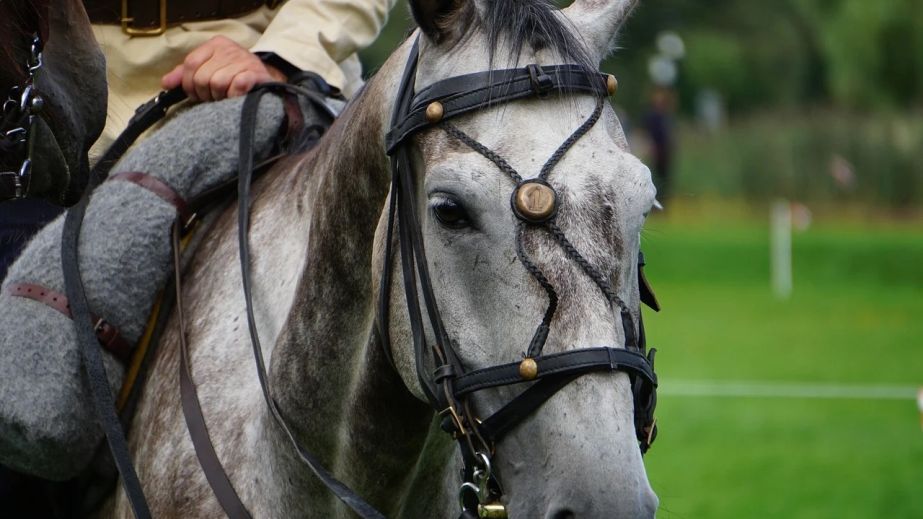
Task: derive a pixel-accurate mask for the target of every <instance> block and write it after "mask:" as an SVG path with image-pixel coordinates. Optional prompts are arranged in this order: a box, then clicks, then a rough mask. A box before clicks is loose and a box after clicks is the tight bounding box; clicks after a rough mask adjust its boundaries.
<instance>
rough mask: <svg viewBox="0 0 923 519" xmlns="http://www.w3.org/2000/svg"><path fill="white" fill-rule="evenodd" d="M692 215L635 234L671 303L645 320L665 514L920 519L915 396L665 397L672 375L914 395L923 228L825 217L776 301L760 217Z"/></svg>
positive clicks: (803, 243) (682, 212)
mask: <svg viewBox="0 0 923 519" xmlns="http://www.w3.org/2000/svg"><path fill="white" fill-rule="evenodd" d="M701 205H702V204H701V203H700V204H698V206H701ZM697 211H698V209H696V208H695V207H693V208H692V209H690V207H688V204H686V207H684V204H683V203H679V204H677V205H676V206H674V207H671V208H670V210H669V212H667V213H664V214H656V215H654V216H652V217H651V219H650V220H649V221H648V224H647V226H646V230H645V233H644V235H643V240H642V243H643V247H644V251H645V254H646V256H647V260H648V267H647V273H648V277H649V279H650V280H651V282H652V283H653V285H654V287H655V289H656V290H657V293H658V296H659V299H660V301H661V304H662V305H663V307H664V310H663V311H662V312H661V313H660V314H653V312H650V311H648V312H647V313H646V314H645V319H646V325H647V328H648V333H649V337H650V339H649V342H650V344H651V345H652V346H656V347H658V349H659V350H660V355H659V356H658V358H657V369H658V372H659V375H660V377H661V378H660V380H661V387H662V388H663V389H664V395H662V396H661V400H660V403H659V407H658V423H659V426H660V437H659V438H658V441H657V444H656V445H655V447H654V449H653V450H652V451H651V453H650V454H649V455H648V456H647V459H646V463H647V468H648V475H649V477H650V480H651V483H652V485H653V486H654V489H655V490H656V491H657V493H658V495H659V496H660V498H661V510H660V512H659V515H660V517H665V518H721V517H734V518H741V517H746V518H750V517H758V518H762V517H785V518H790V517H805V518H826V517H830V518H848V517H855V518H877V517H889V518H892V517H893V518H905V517H906V518H911V517H914V518H923V431H921V421H920V413H919V412H918V411H917V406H916V403H915V402H914V400H913V397H912V394H911V398H908V399H905V400H866V399H807V398H764V397H762V398H756V397H726V396H722V397H718V396H704V397H703V396H689V395H683V394H676V393H675V392H670V391H669V387H670V384H671V381H677V383H678V384H679V383H681V381H709V382H712V381H718V382H720V381H728V382H736V381H743V382H780V383H800V382H811V383H819V384H831V385H850V386H855V385H872V386H902V387H909V388H916V387H919V386H923V225H921V223H923V222H920V221H919V220H917V221H916V222H907V221H905V222H901V223H894V222H890V223H889V222H886V221H880V220H879V221H875V222H863V221H856V220H855V219H853V221H852V222H851V223H846V224H844V223H835V220H832V219H831V220H830V221H827V218H818V221H816V222H815V224H814V225H813V227H812V228H811V229H809V230H807V231H805V232H801V233H796V235H795V237H794V241H793V251H794V260H793V262H794V280H795V282H794V285H795V287H794V293H793V295H792V297H791V299H789V300H787V301H779V300H777V299H775V298H774V297H773V296H772V293H771V290H770V285H769V230H768V223H767V222H766V221H765V220H768V217H767V218H766V219H763V218H761V217H758V215H761V214H763V213H762V211H761V210H753V211H749V212H748V211H746V210H728V211H726V212H722V210H721V206H720V204H719V206H718V209H712V210H710V212H709V213H708V214H706V215H704V216H703V214H700V213H699V212H697ZM766 214H767V215H768V213H766ZM755 215H757V216H755Z"/></svg>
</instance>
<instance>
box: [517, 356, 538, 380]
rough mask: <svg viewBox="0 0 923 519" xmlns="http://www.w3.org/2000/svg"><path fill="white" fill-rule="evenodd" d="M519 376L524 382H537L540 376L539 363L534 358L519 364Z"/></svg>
mask: <svg viewBox="0 0 923 519" xmlns="http://www.w3.org/2000/svg"><path fill="white" fill-rule="evenodd" d="M519 376H520V377H521V378H522V379H523V380H535V377H537V376H538V363H537V362H535V359H533V358H532V357H526V358H524V359H522V362H520V363H519Z"/></svg>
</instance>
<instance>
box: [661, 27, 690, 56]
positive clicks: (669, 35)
mask: <svg viewBox="0 0 923 519" xmlns="http://www.w3.org/2000/svg"><path fill="white" fill-rule="evenodd" d="M657 50H658V51H660V53H661V54H663V55H664V56H666V57H667V58H670V59H671V60H673V61H679V60H681V59H683V58H684V57H686V44H685V43H684V42H683V39H682V38H681V37H680V36H679V34H676V33H675V32H673V31H664V32H662V33H660V34H659V35H657Z"/></svg>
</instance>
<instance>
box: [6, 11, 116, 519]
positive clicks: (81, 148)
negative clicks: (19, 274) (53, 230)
mask: <svg viewBox="0 0 923 519" xmlns="http://www.w3.org/2000/svg"><path fill="white" fill-rule="evenodd" d="M30 68H31V69H32V70H30ZM27 86H31V87H32V94H31V95H26V96H24V95H23V94H24V93H25V92H24V91H25V87H27ZM106 92H107V90H106V76H105V61H104V59H103V56H102V53H101V52H100V50H99V47H98V46H97V44H96V40H95V39H94V38H93V33H92V31H91V29H90V21H89V19H88V18H87V14H86V11H85V10H84V7H83V2H81V1H80V0H61V1H59V2H56V3H54V5H53V4H52V2H51V0H0V96H2V97H0V102H3V107H2V111H0V173H10V174H11V175H8V178H7V180H10V179H11V177H12V175H16V176H18V175H19V174H20V172H21V170H22V169H23V163H24V161H25V160H26V159H30V160H31V162H32V164H31V172H29V174H28V181H27V182H25V185H23V186H22V188H23V189H22V192H21V195H24V196H26V197H29V199H26V200H15V201H4V198H5V197H4V198H0V280H2V279H3V277H4V276H5V273H6V269H7V266H8V265H9V263H10V262H11V261H12V260H13V258H15V257H16V256H17V255H18V253H19V250H20V249H21V248H22V247H23V246H24V245H25V242H26V241H27V240H28V238H29V236H31V235H32V234H33V233H34V232H35V231H36V230H37V229H38V228H39V227H40V226H41V225H43V224H44V223H45V222H47V221H49V220H50V219H51V218H53V217H54V215H56V214H57V213H58V212H59V211H60V208H59V207H58V206H60V205H66V204H69V203H71V202H73V201H74V200H76V198H77V196H78V195H79V194H80V191H81V190H82V188H83V186H84V185H85V184H86V182H87V179H88V176H89V164H88V159H87V151H88V150H89V148H90V146H91V145H92V144H93V142H94V141H95V140H96V138H97V137H98V136H99V134H100V132H101V131H102V129H103V125H104V124H105V121H106ZM24 99H25V100H26V101H27V103H26V105H25V106H23V105H22V101H23V100H24ZM36 99H38V101H37V102H36V101H35V100H36ZM32 108H34V109H35V110H34V115H35V117H33V118H32V121H31V124H28V122H29V121H28V115H29V114H28V113H20V112H28V111H29V110H30V109H32ZM23 109H25V110H23ZM23 123H25V124H23ZM10 132H12V133H10ZM10 185H12V183H10ZM35 492H39V490H38V487H36V486H35V485H34V484H30V483H27V482H24V481H23V479H22V478H20V477H18V476H16V475H13V474H10V473H8V472H6V471H5V469H3V468H2V467H0V503H3V504H4V510H3V514H10V515H11V516H17V515H24V514H26V513H28V514H29V515H35V514H42V503H45V502H47V497H48V496H47V495H43V494H44V492H40V493H37V494H36V493H35ZM19 502H21V503H23V504H25V505H28V509H23V510H17V509H16V505H17V503H19ZM10 507H12V508H10ZM17 512H23V514H18V513H17Z"/></svg>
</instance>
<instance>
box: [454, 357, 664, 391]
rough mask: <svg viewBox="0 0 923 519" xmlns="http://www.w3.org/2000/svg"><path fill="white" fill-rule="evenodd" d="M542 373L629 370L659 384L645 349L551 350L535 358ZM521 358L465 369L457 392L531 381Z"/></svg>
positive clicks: (539, 372)
mask: <svg viewBox="0 0 923 519" xmlns="http://www.w3.org/2000/svg"><path fill="white" fill-rule="evenodd" d="M535 363H536V364H537V365H538V376H537V377H536V378H544V377H547V376H550V375H572V374H582V373H587V372H590V371H628V372H631V373H634V374H635V375H639V376H641V377H643V378H644V379H645V380H647V381H648V382H650V383H651V384H653V385H654V386H656V385H657V376H656V375H655V374H654V370H653V369H651V366H650V364H649V363H648V361H647V358H646V357H645V356H644V355H642V354H641V353H638V352H635V351H632V350H625V349H622V348H581V349H579V350H570V351H564V352H560V353H551V354H548V355H543V356H542V357H539V358H537V359H535ZM519 364H520V363H519V362H511V363H509V364H500V365H499V366H491V367H489V368H483V369H478V370H474V371H470V372H468V373H465V374H464V375H461V376H459V377H458V378H456V380H455V393H456V394H457V395H458V396H463V395H466V394H468V393H472V392H474V391H478V390H481V389H486V388H490V387H497V386H506V385H510V384H518V383H521V382H529V380H526V379H523V378H522V377H521V376H520V375H519Z"/></svg>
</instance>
